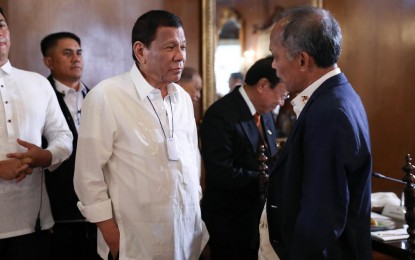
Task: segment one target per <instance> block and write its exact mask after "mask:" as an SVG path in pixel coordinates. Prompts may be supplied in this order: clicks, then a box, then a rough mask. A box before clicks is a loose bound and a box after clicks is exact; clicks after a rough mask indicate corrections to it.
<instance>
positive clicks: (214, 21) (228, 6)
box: [202, 0, 323, 112]
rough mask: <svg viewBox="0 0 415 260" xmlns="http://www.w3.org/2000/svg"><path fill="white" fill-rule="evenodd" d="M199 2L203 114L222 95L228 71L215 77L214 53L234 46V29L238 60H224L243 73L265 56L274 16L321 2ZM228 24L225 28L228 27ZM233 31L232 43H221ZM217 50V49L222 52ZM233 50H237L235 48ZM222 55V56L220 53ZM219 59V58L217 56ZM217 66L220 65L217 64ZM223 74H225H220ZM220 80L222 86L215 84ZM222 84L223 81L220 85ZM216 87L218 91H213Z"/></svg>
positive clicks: (211, 0)
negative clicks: (294, 7)
mask: <svg viewBox="0 0 415 260" xmlns="http://www.w3.org/2000/svg"><path fill="white" fill-rule="evenodd" d="M275 2H276V1H274V0H261V1H259V0H243V1H241V0H202V27H203V28H202V29H203V32H202V77H203V78H202V80H203V99H202V101H203V112H204V111H206V109H207V108H208V107H209V106H210V105H211V104H212V103H213V102H215V101H216V100H217V98H218V94H219V95H222V92H224V91H226V89H225V90H223V89H222V88H223V87H221V89H220V90H219V92H218V87H219V85H222V86H224V85H225V84H227V82H228V79H229V75H228V74H229V71H228V72H226V76H224V75H221V76H220V75H215V65H216V58H218V56H219V55H218V54H217V53H216V51H217V50H218V49H219V48H218V46H219V47H220V46H222V47H223V46H226V45H229V44H234V45H237V43H238V40H237V39H236V38H235V28H237V29H239V30H238V33H237V34H236V35H238V36H239V46H240V50H239V58H230V59H229V58H225V59H228V62H231V63H233V65H235V66H236V67H235V68H231V69H230V70H235V69H237V68H239V69H240V71H241V72H244V71H245V70H246V69H247V68H249V66H250V65H251V64H252V63H253V62H254V61H255V60H257V59H260V58H262V57H265V56H267V55H269V54H270V53H269V50H268V49H269V46H268V45H269V30H270V29H271V27H272V19H273V17H274V16H275V14H276V12H278V11H280V10H281V9H283V8H286V7H292V6H299V5H304V4H312V5H314V6H319V7H322V6H323V0H281V1H278V3H275ZM228 23H229V24H228ZM226 26H229V27H231V28H230V29H233V30H234V31H233V34H232V35H233V37H234V38H232V39H227V40H225V39H221V38H220V35H221V34H220V33H221V32H223V31H224V29H227V28H228V27H226ZM222 47H221V48H222ZM235 48H237V47H235ZM221 53H222V52H221ZM220 56H221V57H222V56H223V55H222V54H221V55H220ZM218 64H221V63H218ZM223 74H225V73H223ZM216 80H217V81H219V80H221V81H222V82H216ZM223 80H226V82H225V83H224V82H223ZM217 86H218V87H217Z"/></svg>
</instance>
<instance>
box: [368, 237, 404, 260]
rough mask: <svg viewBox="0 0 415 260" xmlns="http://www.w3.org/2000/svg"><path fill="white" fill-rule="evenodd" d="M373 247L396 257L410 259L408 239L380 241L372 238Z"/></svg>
mask: <svg viewBox="0 0 415 260" xmlns="http://www.w3.org/2000/svg"><path fill="white" fill-rule="evenodd" d="M372 249H373V250H374V251H377V252H380V253H382V254H385V255H388V256H392V257H396V258H397V259H408V258H409V251H408V242H407V240H406V239H403V240H394V241H386V242H384V241H379V240H375V239H372Z"/></svg>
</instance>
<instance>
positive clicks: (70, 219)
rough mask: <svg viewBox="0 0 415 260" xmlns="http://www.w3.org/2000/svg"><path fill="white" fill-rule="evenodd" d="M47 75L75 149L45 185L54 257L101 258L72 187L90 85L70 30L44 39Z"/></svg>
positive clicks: (92, 229) (49, 174) (77, 41)
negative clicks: (79, 130) (82, 120)
mask: <svg viewBox="0 0 415 260" xmlns="http://www.w3.org/2000/svg"><path fill="white" fill-rule="evenodd" d="M41 50H42V54H43V57H44V63H45V65H46V66H47V67H48V68H49V69H50V72H51V75H50V76H49V77H48V80H49V81H50V83H51V85H52V87H53V88H54V90H55V93H56V96H57V98H58V101H59V105H60V107H61V110H62V112H63V114H64V116H65V119H66V122H67V123H68V126H69V129H70V130H71V132H72V134H73V136H74V139H73V152H72V154H71V156H70V157H69V159H68V160H66V161H65V162H63V163H62V164H61V165H60V166H59V167H58V168H57V169H56V170H54V171H53V172H49V171H46V174H45V180H46V188H47V191H48V194H49V197H50V204H51V208H52V214H53V218H54V220H55V226H54V227H53V238H52V244H53V247H52V259H100V258H99V256H98V254H97V253H96V252H97V246H96V234H97V230H96V226H95V224H91V223H88V222H86V221H85V218H84V217H83V216H82V214H81V213H80V211H79V210H78V207H77V206H76V204H77V202H78V198H77V196H76V194H75V191H74V187H73V174H74V166H75V154H76V144H77V140H78V128H79V119H80V116H81V106H82V102H83V99H84V97H85V95H86V94H87V92H88V91H89V90H88V88H87V87H86V86H85V85H84V84H83V83H82V82H81V77H82V72H83V66H84V60H83V57H82V49H81V40H80V39H79V37H78V36H76V35H75V34H73V33H70V32H58V33H53V34H50V35H48V36H46V37H45V38H44V39H43V40H42V42H41Z"/></svg>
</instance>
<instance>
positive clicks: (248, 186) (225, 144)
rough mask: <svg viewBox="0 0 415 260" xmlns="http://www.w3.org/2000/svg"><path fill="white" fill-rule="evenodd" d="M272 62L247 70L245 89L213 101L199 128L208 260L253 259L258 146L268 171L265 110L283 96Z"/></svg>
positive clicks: (272, 141) (259, 193) (259, 198)
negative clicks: (203, 169)
mask: <svg viewBox="0 0 415 260" xmlns="http://www.w3.org/2000/svg"><path fill="white" fill-rule="evenodd" d="M271 63H272V57H268V58H264V59H261V60H258V61H257V62H256V63H255V64H254V65H252V67H251V68H250V69H249V70H248V72H247V74H246V78H245V84H244V85H242V86H239V87H237V88H236V89H235V90H234V91H232V92H230V93H229V94H227V95H226V96H224V97H222V98H221V99H219V100H218V101H216V102H215V103H214V104H213V105H212V106H210V107H209V109H208V110H207V111H206V113H205V116H204V118H203V122H202V126H201V141H202V144H201V147H202V158H203V160H204V163H205V170H206V189H205V194H204V197H203V201H202V217H203V220H204V221H205V223H206V227H207V229H208V231H209V235H210V240H209V246H210V251H211V252H210V253H211V256H212V259H240V260H243V259H246V260H253V259H257V258H258V248H259V230H258V226H259V219H260V215H261V212H262V209H263V207H264V200H263V198H264V196H265V190H261V189H260V188H259V186H260V185H261V187H262V186H263V185H264V184H265V183H264V182H263V179H262V178H260V177H258V176H259V161H258V147H259V145H264V146H265V155H266V156H267V157H268V158H269V159H268V162H267V164H268V166H269V167H270V169H271V167H272V164H273V162H274V160H275V157H276V154H277V146H276V130H275V124H274V121H273V117H272V114H271V111H272V110H273V109H274V108H275V107H276V106H277V105H283V104H284V100H285V98H286V96H287V94H288V93H287V91H286V90H285V86H284V84H282V83H280V82H279V79H278V78H277V76H276V73H275V70H274V69H273V68H272V67H271Z"/></svg>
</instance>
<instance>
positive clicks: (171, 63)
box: [134, 27, 186, 87]
mask: <svg viewBox="0 0 415 260" xmlns="http://www.w3.org/2000/svg"><path fill="white" fill-rule="evenodd" d="M134 48H135V49H136V48H138V49H136V50H135V54H136V57H137V59H138V61H139V63H140V65H139V67H140V71H141V72H142V73H143V74H144V77H145V78H146V80H147V81H148V82H149V83H150V84H151V85H152V86H153V87H159V86H166V85H167V84H170V83H171V82H177V81H178V80H179V79H180V77H181V74H182V70H183V67H184V63H185V61H186V38H185V35H184V31H183V28H181V27H179V28H175V27H159V28H158V29H157V33H156V37H155V39H154V40H153V41H152V42H151V44H150V46H149V47H148V48H147V47H145V46H142V45H136V44H135V45H134ZM140 48H141V49H140Z"/></svg>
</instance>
